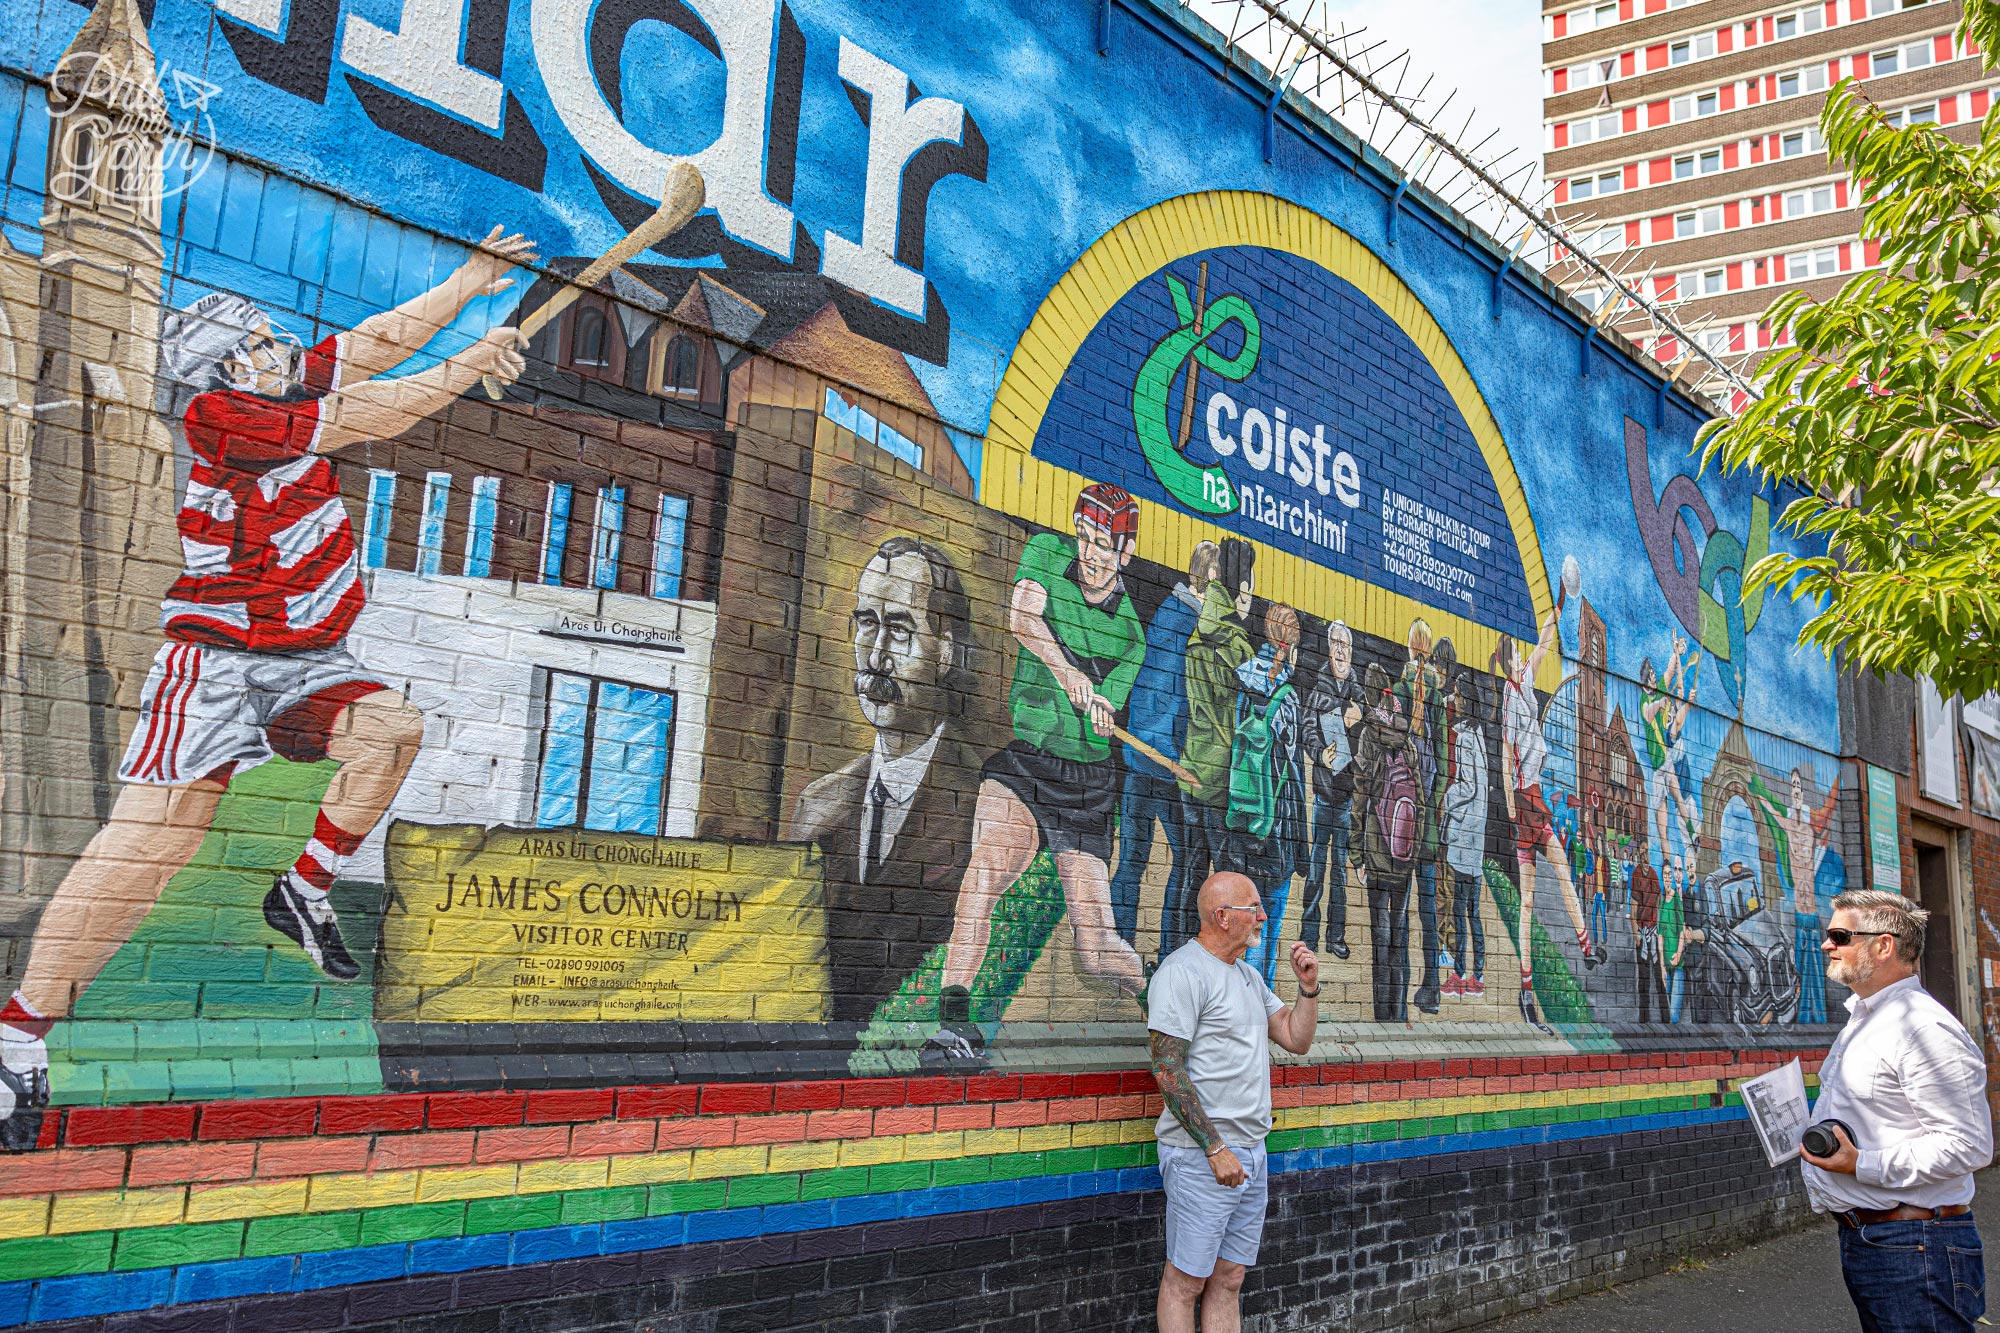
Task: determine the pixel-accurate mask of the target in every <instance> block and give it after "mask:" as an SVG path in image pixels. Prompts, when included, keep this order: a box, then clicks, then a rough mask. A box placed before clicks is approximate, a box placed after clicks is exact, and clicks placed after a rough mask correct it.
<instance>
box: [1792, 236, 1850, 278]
mask: <svg viewBox="0 0 2000 1333" xmlns="http://www.w3.org/2000/svg"><path fill="white" fill-rule="evenodd" d="M1838 272H1840V247H1839V246H1837V245H1829V246H1826V247H1824V248H1822V249H1818V250H1801V251H1799V252H1798V253H1797V254H1790V255H1786V256H1785V276H1786V277H1787V278H1790V279H1792V280H1794V281H1797V280H1798V279H1800V278H1823V277H1826V276H1827V275H1828V274H1832V273H1838Z"/></svg>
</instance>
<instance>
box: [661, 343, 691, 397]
mask: <svg viewBox="0 0 2000 1333" xmlns="http://www.w3.org/2000/svg"><path fill="white" fill-rule="evenodd" d="M664 370H665V374H664V375H663V377H662V379H661V388H662V389H664V390H665V391H666V392H667V393H671V394H678V395H681V396H684V397H688V398H699V397H700V396H701V348H699V347H698V346H696V345H695V341H694V339H692V338H689V337H685V336H683V335H680V334H676V335H674V337H673V338H672V339H671V340H669V341H668V343H667V356H666V362H665V366H664Z"/></svg>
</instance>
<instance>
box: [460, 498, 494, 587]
mask: <svg viewBox="0 0 2000 1333" xmlns="http://www.w3.org/2000/svg"><path fill="white" fill-rule="evenodd" d="M499 521H500V478H498V477H474V478H473V479H472V509H471V512H470V513H469V514H467V515H466V524H465V573H466V575H467V576H468V577H470V578H476V579H483V578H486V577H488V576H489V575H491V574H492V573H493V529H494V528H495V527H496V526H497V525H498V524H499Z"/></svg>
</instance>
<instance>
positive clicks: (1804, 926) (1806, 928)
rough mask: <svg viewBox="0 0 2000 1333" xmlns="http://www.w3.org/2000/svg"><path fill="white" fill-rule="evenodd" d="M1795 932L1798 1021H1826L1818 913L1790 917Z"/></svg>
mask: <svg viewBox="0 0 2000 1333" xmlns="http://www.w3.org/2000/svg"><path fill="white" fill-rule="evenodd" d="M1792 928H1793V930H1794V931H1795V932H1796V933H1797V934H1796V942H1797V944H1798V967H1799V1022H1801V1023H1824V1022H1826V955H1824V954H1823V953H1821V952H1820V948H1819V942H1820V926H1819V913H1818V912H1814V913H1813V914H1812V915H1811V916H1798V917H1793V918H1792Z"/></svg>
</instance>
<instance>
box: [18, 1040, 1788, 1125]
mask: <svg viewBox="0 0 2000 1333" xmlns="http://www.w3.org/2000/svg"><path fill="white" fill-rule="evenodd" d="M1825 1054H1826V1053H1825V1051H1824V1049H1816V1050H1811V1051H1801V1052H1792V1051H1784V1052H1778V1051H1762V1050H1707V1051H1675V1052H1659V1053H1652V1054H1629V1055H1628V1054H1616V1055H1569V1056H1522V1057H1482V1058H1476V1059H1474V1058H1462V1057H1455V1058H1452V1059H1439V1060H1394V1061H1369V1062H1358V1063H1352V1064H1349V1063H1328V1064H1318V1065H1291V1064H1287V1065H1278V1066H1275V1067H1274V1068H1273V1070H1272V1074H1273V1079H1272V1081H1273V1083H1274V1084H1275V1085H1276V1086H1277V1087H1279V1088H1294V1087H1298V1088H1303V1087H1307V1086H1313V1085H1328V1084H1336V1085H1337V1084H1348V1085H1360V1086H1362V1087H1365V1088H1366V1090H1367V1093H1368V1096H1367V1098H1366V1099H1367V1100H1395V1099H1398V1098H1404V1097H1435V1096H1458V1095H1466V1096H1472V1095H1478V1094H1479V1093H1482V1092H1491V1091H1511V1090H1525V1091H1553V1090H1559V1089H1561V1088H1569V1087H1589V1086H1614V1085H1616V1084H1619V1083H1641V1082H1644V1083H1650V1082H1673V1081H1684V1080H1687V1079H1690V1078H1697V1079H1698V1078H1717V1077H1732V1078H1733V1077H1739V1076H1743V1075H1745V1074H1747V1073H1750V1072H1755V1071H1756V1070H1758V1069H1763V1068H1770V1067H1774V1066H1776V1065H1779V1064H1783V1063H1785V1062H1786V1061H1789V1060H1790V1059H1792V1058H1793V1056H1794V1055H1797V1056H1799V1057H1800V1058H1801V1059H1802V1060H1803V1062H1804V1064H1805V1067H1806V1068H1807V1070H1808V1071H1810V1070H1813V1069H1815V1068H1817V1067H1818V1065H1819V1063H1820V1061H1821V1060H1822V1059H1823V1058H1824V1057H1825ZM1634 1074H1641V1075H1644V1077H1638V1078H1634V1077H1629V1076H1630V1075H1634ZM1621 1076H1628V1077H1621ZM1489 1080H1507V1082H1508V1087H1507V1088H1505V1089H1495V1088H1493V1087H1491V1086H1490V1084H1489V1083H1486V1082H1483V1081H1489ZM1466 1083H1473V1084H1479V1085H1480V1086H1477V1087H1465V1086H1463V1085H1464V1084H1466ZM1154 1091H1155V1089H1154V1085H1153V1079H1152V1075H1151V1074H1150V1073H1148V1072H1147V1071H1145V1070H1143V1069H1128V1070H1107V1071H1100V1072H1094V1073H1088V1074H1075V1075H1071V1074H1027V1075H1015V1074H1000V1075H991V1074H985V1075H974V1076H971V1077H966V1078H949V1077H937V1078H912V1079H828V1080H825V1081H824V1082H791V1083H776V1084H771V1083H708V1084H660V1085H648V1086H633V1087H622V1088H595V1089H548V1090H544V1091H539V1092H532V1093H528V1092H439V1093H393V1094H386V1095H375V1096H358V1097H324V1098H274V1099H270V1100H266V1101H217V1102H207V1103H192V1102H190V1103H152V1104H145V1105H139V1106H112V1107H75V1108H72V1109H71V1110H70V1111H69V1112H68V1113H67V1114H66V1115H65V1116H63V1117H61V1120H62V1131H61V1141H62V1142H63V1143H66V1144H68V1145H71V1146H78V1147H82V1146H103V1145H114V1144H138V1143H161V1142H172V1141H192V1140H194V1139H195V1138H197V1137H199V1138H200V1139H202V1140H205V1141H216V1140H223V1139H255V1138H275V1137H303V1136H305V1135H310V1134H313V1133H319V1134H325V1135H330V1136H339V1135H356V1134H396V1133H410V1132H414V1131H419V1130H432V1131H438V1130H468V1129H487V1128H496V1127H501V1126H512V1125H547V1124H586V1123H592V1122H598V1121H604V1120H620V1121H640V1120H654V1119H662V1118H664V1119H676V1118H682V1119H684V1118H688V1117H710V1116H713V1117H718V1118H719V1117H723V1116H736V1115H753V1116H756V1115H767V1114H770V1113H773V1112H777V1113H785V1112H791V1113H796V1112H817V1113H820V1114H834V1115H838V1116H841V1117H849V1116H861V1117H867V1116H869V1115H871V1114H872V1113H874V1112H876V1111H881V1110H894V1109H897V1108H902V1107H912V1108H927V1107H940V1106H974V1107H977V1106H981V1105H984V1104H990V1103H1011V1102H1050V1101H1064V1100H1067V1099H1073V1098H1091V1097H1095V1098H1099V1099H1103V1098H1108V1097H1113V1096H1118V1097H1130V1096H1147V1095H1150V1094H1152V1093H1153V1092H1154ZM1100 1105H1101V1102H1100ZM56 1121H57V1117H55V1116H51V1117H49V1120H48V1124H49V1125H50V1126H51V1127H53V1126H54V1125H55V1123H56ZM829 1123H830V1122H829ZM843 1123H844V1122H843ZM857 1123H858V1121H857ZM197 1129H198V1131H199V1132H198V1134H197ZM48 1137H49V1142H47V1143H46V1144H45V1145H44V1146H46V1147H54V1146H55V1138H54V1131H53V1129H51V1131H50V1132H49V1135H48Z"/></svg>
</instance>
